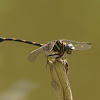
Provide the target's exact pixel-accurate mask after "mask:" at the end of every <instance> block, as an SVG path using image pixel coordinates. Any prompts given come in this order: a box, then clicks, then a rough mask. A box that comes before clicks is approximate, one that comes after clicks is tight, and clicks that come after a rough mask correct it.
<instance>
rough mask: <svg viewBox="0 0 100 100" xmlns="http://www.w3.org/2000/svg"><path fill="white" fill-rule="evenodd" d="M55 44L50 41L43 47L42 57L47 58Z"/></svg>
mask: <svg viewBox="0 0 100 100" xmlns="http://www.w3.org/2000/svg"><path fill="white" fill-rule="evenodd" d="M55 43H56V41H51V42H49V43H47V44H45V45H44V47H43V50H44V56H47V55H49V54H50V53H51V50H52V49H53V47H54V44H55Z"/></svg>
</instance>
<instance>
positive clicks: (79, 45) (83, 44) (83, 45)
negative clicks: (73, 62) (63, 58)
mask: <svg viewBox="0 0 100 100" xmlns="http://www.w3.org/2000/svg"><path fill="white" fill-rule="evenodd" d="M62 41H63V42H65V43H66V44H73V46H74V47H75V50H86V49H89V48H91V43H89V42H77V41H72V40H66V39H62Z"/></svg>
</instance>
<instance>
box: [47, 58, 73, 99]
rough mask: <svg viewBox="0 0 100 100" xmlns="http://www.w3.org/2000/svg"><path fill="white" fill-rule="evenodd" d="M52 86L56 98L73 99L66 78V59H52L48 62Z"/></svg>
mask: <svg viewBox="0 0 100 100" xmlns="http://www.w3.org/2000/svg"><path fill="white" fill-rule="evenodd" d="M48 65H49V68H50V73H51V78H52V82H51V83H52V87H53V90H54V95H55V98H56V100H73V98H72V92H71V88H70V84H69V81H68V78H67V73H68V63H67V60H62V59H59V60H52V61H50V60H49V62H48Z"/></svg>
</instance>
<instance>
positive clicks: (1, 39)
mask: <svg viewBox="0 0 100 100" xmlns="http://www.w3.org/2000/svg"><path fill="white" fill-rule="evenodd" d="M3 41H18V42H24V43H28V44H33V45H36V46H43V45H44V44H40V43H36V42H31V41H27V40H21V39H16V38H0V42H3Z"/></svg>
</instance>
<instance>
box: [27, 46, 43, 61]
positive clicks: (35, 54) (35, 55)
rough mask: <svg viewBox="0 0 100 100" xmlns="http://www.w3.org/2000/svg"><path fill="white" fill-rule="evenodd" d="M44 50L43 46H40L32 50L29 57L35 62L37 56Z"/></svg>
mask: <svg viewBox="0 0 100 100" xmlns="http://www.w3.org/2000/svg"><path fill="white" fill-rule="evenodd" d="M42 50H43V47H40V48H38V49H36V50H34V51H32V52H31V53H30V55H29V57H28V60H29V61H31V62H34V61H35V59H36V57H37V56H38V55H39V54H40V53H41V52H42Z"/></svg>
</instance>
